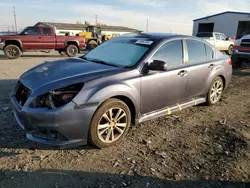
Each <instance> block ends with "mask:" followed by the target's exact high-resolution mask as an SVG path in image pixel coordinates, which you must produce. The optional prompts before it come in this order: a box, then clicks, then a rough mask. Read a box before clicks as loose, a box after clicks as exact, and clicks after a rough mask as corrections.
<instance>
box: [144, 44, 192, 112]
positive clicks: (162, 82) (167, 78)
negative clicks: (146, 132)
mask: <svg viewBox="0 0 250 188" xmlns="http://www.w3.org/2000/svg"><path fill="white" fill-rule="evenodd" d="M183 54H184V53H183V44H182V40H174V41H170V42H167V43H165V44H164V45H163V46H162V47H161V48H160V49H159V50H157V51H156V53H155V54H154V55H153V56H152V57H151V58H150V60H149V62H150V61H152V60H161V61H165V62H167V64H168V70H167V71H164V72H156V71H150V72H149V73H148V74H146V75H143V76H142V77H141V101H142V102H141V113H142V114H145V113H149V112H152V111H156V110H160V109H164V108H166V107H167V106H171V105H176V103H178V102H181V101H183V100H184V99H185V91H186V86H187V72H186V70H185V68H184V67H185V65H184V64H183Z"/></svg>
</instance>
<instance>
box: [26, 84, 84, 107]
mask: <svg viewBox="0 0 250 188" xmlns="http://www.w3.org/2000/svg"><path fill="white" fill-rule="evenodd" d="M83 85H84V83H77V84H73V85H70V86H67V87H64V88H60V89H56V90H53V91H50V92H49V93H46V94H44V95H41V96H38V97H37V98H36V99H35V100H34V101H33V102H32V103H31V104H30V107H31V108H48V109H56V108H59V107H61V106H64V105H65V104H67V103H69V102H70V101H72V99H73V98H74V97H75V96H76V95H77V94H78V93H79V92H80V91H81V89H82V88H83Z"/></svg>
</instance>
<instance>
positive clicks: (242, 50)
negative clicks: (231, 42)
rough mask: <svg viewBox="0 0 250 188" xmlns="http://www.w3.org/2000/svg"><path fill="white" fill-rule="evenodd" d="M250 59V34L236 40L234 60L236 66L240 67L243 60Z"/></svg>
mask: <svg viewBox="0 0 250 188" xmlns="http://www.w3.org/2000/svg"><path fill="white" fill-rule="evenodd" d="M249 60H250V35H246V36H243V37H242V38H241V39H238V40H236V42H235V46H234V48H233V54H232V62H233V67H234V68H240V67H241V66H242V63H243V61H249Z"/></svg>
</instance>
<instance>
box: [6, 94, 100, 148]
mask: <svg viewBox="0 0 250 188" xmlns="http://www.w3.org/2000/svg"><path fill="white" fill-rule="evenodd" d="M10 99H11V104H12V107H13V110H14V116H15V119H16V121H17V123H18V124H19V126H20V127H21V128H22V129H24V130H25V132H26V137H27V138H28V139H29V140H32V141H35V142H39V143H43V144H48V145H53V146H59V147H72V146H78V145H86V144H87V138H88V131H89V125H90V121H91V118H92V116H93V114H94V112H95V110H96V108H97V106H88V107H83V108H79V107H78V106H77V105H76V104H75V103H74V102H70V103H68V104H66V105H64V106H63V107H60V108H57V109H47V108H30V107H29V106H28V105H26V104H25V105H23V106H21V105H20V104H19V103H18V101H17V100H16V97H15V95H13V94H12V95H11V96H10ZM31 100H32V97H30V99H28V100H27V103H28V102H29V101H31Z"/></svg>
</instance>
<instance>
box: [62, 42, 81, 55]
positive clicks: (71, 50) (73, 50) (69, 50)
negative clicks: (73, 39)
mask: <svg viewBox="0 0 250 188" xmlns="http://www.w3.org/2000/svg"><path fill="white" fill-rule="evenodd" d="M65 53H66V55H67V56H69V57H75V56H77V54H78V48H77V46H76V45H74V44H70V45H68V46H67V47H66V49H65Z"/></svg>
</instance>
